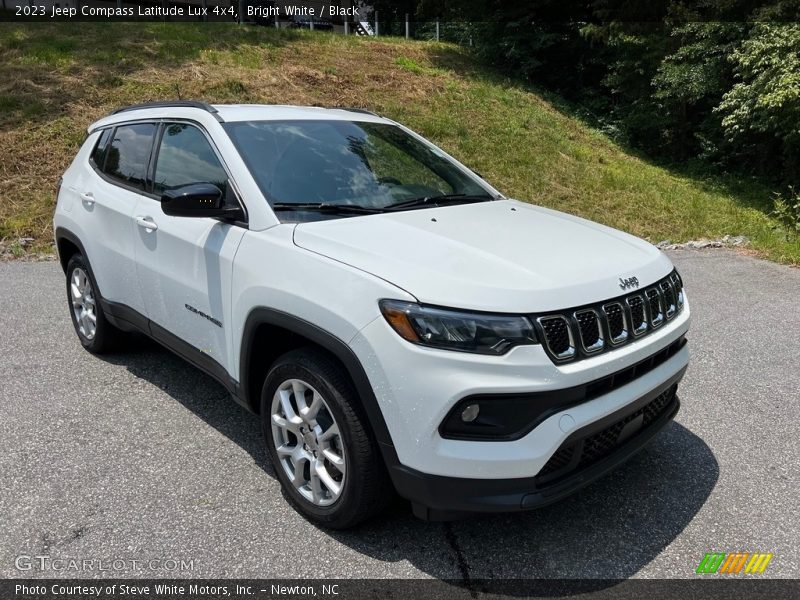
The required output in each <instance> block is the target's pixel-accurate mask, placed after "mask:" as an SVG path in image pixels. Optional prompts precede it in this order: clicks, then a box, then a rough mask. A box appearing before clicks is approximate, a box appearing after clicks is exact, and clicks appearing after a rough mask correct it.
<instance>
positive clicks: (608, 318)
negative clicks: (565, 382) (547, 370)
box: [536, 271, 683, 363]
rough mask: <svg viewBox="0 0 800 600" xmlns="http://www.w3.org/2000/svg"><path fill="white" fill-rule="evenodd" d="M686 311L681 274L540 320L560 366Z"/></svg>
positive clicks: (546, 344) (545, 339) (545, 340)
mask: <svg viewBox="0 0 800 600" xmlns="http://www.w3.org/2000/svg"><path fill="white" fill-rule="evenodd" d="M682 309H683V282H682V281H681V278H680V275H678V272H677V271H673V272H672V273H670V274H669V275H668V276H667V277H665V278H663V279H661V280H660V281H657V282H656V283H655V284H653V285H651V286H648V287H646V288H645V289H643V290H640V291H636V292H633V293H631V294H627V295H625V296H621V297H619V298H615V299H613V300H610V301H608V302H605V303H603V304H600V305H598V306H588V307H583V308H580V309H575V310H568V311H563V312H560V313H557V314H552V315H543V316H540V317H539V318H538V319H536V322H537V323H538V324H539V327H540V336H541V338H542V341H543V346H544V348H545V350H546V351H547V353H548V354H549V355H550V357H551V358H552V359H553V360H554V361H556V362H557V363H562V362H569V361H574V360H579V359H581V358H586V357H588V356H594V355H595V354H599V353H601V352H605V351H607V350H610V349H613V348H616V347H619V346H622V345H624V344H626V343H627V342H630V341H632V340H634V339H637V338H639V337H641V336H643V335H645V334H647V333H649V332H650V331H653V330H655V329H657V328H659V327H660V326H661V325H662V324H664V323H665V322H666V321H670V320H672V319H673V318H674V317H675V316H676V315H677V314H678V313H680V312H681V310H682Z"/></svg>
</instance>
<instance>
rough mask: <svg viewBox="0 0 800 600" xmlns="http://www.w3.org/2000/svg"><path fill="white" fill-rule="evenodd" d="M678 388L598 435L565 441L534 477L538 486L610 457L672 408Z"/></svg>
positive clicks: (670, 390)
mask: <svg viewBox="0 0 800 600" xmlns="http://www.w3.org/2000/svg"><path fill="white" fill-rule="evenodd" d="M677 388H678V386H677V385H673V386H672V387H670V388H669V389H667V390H665V391H664V392H662V393H661V394H659V395H658V396H656V397H655V398H654V399H653V400H651V401H650V402H648V403H647V404H646V405H644V406H643V407H641V408H639V409H638V410H636V411H634V412H632V413H630V414H629V415H626V416H625V417H623V418H621V419H619V420H618V421H615V422H614V423H612V424H611V425H609V426H608V427H606V428H604V429H602V430H600V431H598V432H595V433H593V434H591V435H588V436H586V437H584V438H582V439H578V440H567V441H566V442H564V444H563V445H562V446H561V447H560V448H559V449H558V450H556V451H555V453H554V454H553V455H552V456H551V457H550V460H548V461H547V462H546V463H545V465H544V467H542V470H541V471H539V473H538V474H537V475H536V480H537V483H538V482H542V481H544V482H547V483H551V482H552V481H554V480H558V479H561V478H563V477H566V476H568V475H572V474H574V473H575V472H577V471H580V470H583V469H586V468H588V467H590V466H591V465H593V464H595V463H596V462H598V461H600V460H602V459H604V458H605V457H607V456H608V455H610V454H612V453H613V452H614V451H615V450H617V448H619V447H620V446H621V445H622V444H624V443H625V442H626V441H627V440H628V439H630V437H631V436H633V435H636V434H638V433H640V432H642V431H644V430H645V429H647V428H648V427H650V426H651V425H652V424H653V423H654V422H655V421H657V420H658V419H659V418H660V417H662V416H663V415H664V413H665V412H666V411H667V410H669V408H670V407H671V406H673V405H674V403H675V393H676V391H677Z"/></svg>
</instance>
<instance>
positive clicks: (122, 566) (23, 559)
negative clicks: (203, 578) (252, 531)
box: [14, 554, 195, 573]
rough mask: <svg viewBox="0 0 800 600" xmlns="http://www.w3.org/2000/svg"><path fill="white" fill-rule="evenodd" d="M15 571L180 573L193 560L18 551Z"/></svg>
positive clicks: (187, 568) (189, 565)
mask: <svg viewBox="0 0 800 600" xmlns="http://www.w3.org/2000/svg"><path fill="white" fill-rule="evenodd" d="M14 566H15V567H16V568H17V570H18V571H23V572H29V571H54V572H58V573H63V572H79V573H95V572H112V573H121V572H129V571H168V572H171V573H182V572H187V571H194V568H195V561H194V559H192V560H185V559H182V558H181V559H174V558H151V559H147V560H144V559H138V558H60V557H57V558H54V557H52V556H49V555H47V554H39V555H35V556H34V555H28V554H20V555H19V556H17V558H16V559H15V560H14Z"/></svg>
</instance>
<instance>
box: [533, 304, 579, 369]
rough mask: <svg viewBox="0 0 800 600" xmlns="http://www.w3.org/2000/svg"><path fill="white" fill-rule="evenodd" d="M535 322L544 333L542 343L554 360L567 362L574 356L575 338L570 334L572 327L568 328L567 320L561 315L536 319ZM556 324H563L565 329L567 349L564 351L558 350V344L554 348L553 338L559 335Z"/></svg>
mask: <svg viewBox="0 0 800 600" xmlns="http://www.w3.org/2000/svg"><path fill="white" fill-rule="evenodd" d="M536 321H537V322H538V323H539V325H540V326H541V328H542V331H543V333H544V343H545V345H546V346H547V348H548V350H549V352H550V355H551V356H552V357H553V358H555V359H556V360H568V359H571V358H573V357H574V356H575V354H576V349H575V336H574V335H573V333H572V327H571V326H570V322H569V319H567V318H566V317H565V316H563V315H552V316H547V317H539V318H538V319H536ZM557 323H563V324H564V327H565V328H566V335H567V339H568V341H569V343H568V347H567V349H565V350H559V348H560V347H561V345H560V344H559V345H558V346H556V347H554V344H555V340H554V339H553V338H554V337H555V336H556V335H558V333H559V332H558V331H556V327H557V325H556V324H557Z"/></svg>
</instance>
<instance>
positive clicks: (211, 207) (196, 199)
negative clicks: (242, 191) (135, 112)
mask: <svg viewBox="0 0 800 600" xmlns="http://www.w3.org/2000/svg"><path fill="white" fill-rule="evenodd" d="M161 210H162V211H164V214H165V215H169V216H171V217H220V218H224V219H229V220H232V221H237V220H242V219H244V213H243V212H242V210H241V208H239V207H238V206H235V207H231V206H225V199H224V198H223V194H222V190H220V189H219V188H218V187H217V186H215V185H214V184H213V183H193V184H191V185H184V186H182V187H179V188H175V189H174V190H167V191H165V192H164V194H163V195H162V196H161Z"/></svg>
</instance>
